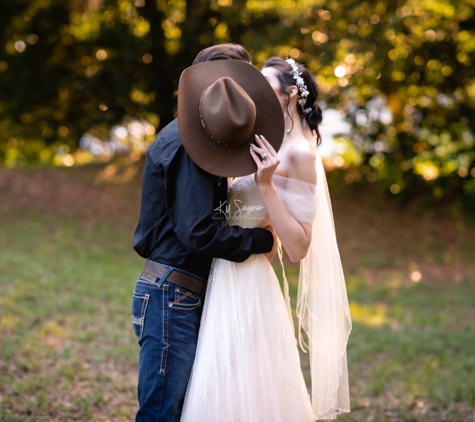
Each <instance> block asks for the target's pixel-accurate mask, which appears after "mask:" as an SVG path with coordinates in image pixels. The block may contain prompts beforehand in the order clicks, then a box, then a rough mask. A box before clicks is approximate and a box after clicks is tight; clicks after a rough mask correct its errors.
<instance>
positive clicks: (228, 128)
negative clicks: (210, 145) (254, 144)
mask: <svg viewBox="0 0 475 422" xmlns="http://www.w3.org/2000/svg"><path fill="white" fill-rule="evenodd" d="M200 107H201V113H202V117H203V121H204V124H205V128H204V129H205V132H207V134H208V135H209V137H210V138H211V139H212V140H214V141H215V142H217V143H218V144H222V145H225V146H239V145H242V144H243V143H244V142H245V141H246V140H248V139H249V137H250V135H251V134H252V131H253V128H254V123H255V120H256V106H255V104H254V101H253V100H252V98H251V97H250V96H249V95H248V94H247V92H246V91H245V90H244V89H243V88H242V87H241V86H240V85H239V84H238V83H237V82H235V81H234V80H233V79H232V78H230V77H222V78H220V79H218V80H217V81H216V82H214V83H213V84H212V85H211V86H210V87H209V88H208V89H207V90H206V91H205V92H204V94H203V98H202V101H201V105H200Z"/></svg>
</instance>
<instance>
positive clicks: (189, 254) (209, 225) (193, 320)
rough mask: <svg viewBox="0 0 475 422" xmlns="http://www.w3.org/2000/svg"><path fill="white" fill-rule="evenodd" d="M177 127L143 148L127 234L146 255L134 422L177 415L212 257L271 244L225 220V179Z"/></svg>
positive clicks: (225, 48)
mask: <svg viewBox="0 0 475 422" xmlns="http://www.w3.org/2000/svg"><path fill="white" fill-rule="evenodd" d="M214 60H220V61H222V60H240V61H244V62H248V63H250V62H251V58H250V56H249V53H248V52H247V51H246V50H245V49H244V48H243V47H242V46H240V45H236V44H221V45H216V46H213V47H210V48H207V49H205V50H203V51H201V52H200V53H199V54H198V56H197V57H196V59H195V61H194V62H193V65H196V64H199V63H203V62H208V61H214ZM249 66H251V65H249ZM251 67H252V66H251ZM193 68H194V66H192V67H191V68H189V69H193ZM254 70H256V69H254ZM179 105H180V99H179ZM196 108H197V107H196ZM195 113H196V114H198V110H197V109H196V111H195ZM179 116H181V115H180V114H179ZM179 119H180V121H181V120H182V119H181V118H180V117H179ZM180 129H181V126H180ZM200 130H202V128H200ZM180 133H181V130H180V132H179V127H178V120H177V119H175V120H174V121H173V122H171V123H170V124H169V125H168V126H166V127H165V128H164V129H163V130H162V131H161V132H160V133H159V134H158V135H157V137H156V138H155V141H154V142H153V144H152V145H151V146H150V148H149V149H148V151H147V155H146V159H145V166H144V170H143V184H142V200H141V207H140V220H139V222H138V225H137V228H136V230H135V234H134V239H133V245H134V249H135V250H136V252H137V253H138V254H139V255H140V256H142V257H144V258H147V261H146V263H145V267H144V271H143V273H142V275H141V276H140V278H139V280H138V281H137V284H136V288H135V292H134V295H133V302H132V322H133V326H134V331H135V334H136V335H137V337H138V343H139V345H140V354H139V380H138V399H139V404H140V409H139V411H138V413H137V416H136V421H142V422H143V421H161V422H165V421H166V422H178V421H179V420H180V415H181V409H182V406H183V400H184V396H185V392H186V387H187V384H188V379H189V376H190V372H191V368H192V365H193V360H194V356H195V351H196V343H197V338H198V329H199V323H200V317H201V312H202V306H203V299H204V292H205V289H206V282H207V278H208V276H209V271H210V267H211V262H212V259H213V258H223V259H227V260H230V261H235V262H242V261H244V260H246V259H247V258H248V257H249V256H250V255H251V254H259V253H270V252H271V251H272V250H273V246H274V237H273V234H272V232H271V231H269V230H266V229H263V228H255V229H244V228H241V227H238V226H233V227H231V226H229V225H228V224H227V223H226V222H225V221H223V220H222V219H220V218H219V217H218V216H217V215H216V214H219V211H216V210H219V207H220V205H222V203H223V202H225V201H226V197H227V179H226V178H225V177H220V176H215V175H212V174H210V173H209V172H207V171H205V170H203V169H202V167H199V166H198V165H197V164H195V161H194V160H192V159H191V158H190V156H189V155H188V153H187V151H186V150H185V149H184V147H183V144H182V139H181V137H180ZM282 133H283V130H282ZM247 153H248V150H247ZM249 173H250V172H249ZM250 293H251V292H250Z"/></svg>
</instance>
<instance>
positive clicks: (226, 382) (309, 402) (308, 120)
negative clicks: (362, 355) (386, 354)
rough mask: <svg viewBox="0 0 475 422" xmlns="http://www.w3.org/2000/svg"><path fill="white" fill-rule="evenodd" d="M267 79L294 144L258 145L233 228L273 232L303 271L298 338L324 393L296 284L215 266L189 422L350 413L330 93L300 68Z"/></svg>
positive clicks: (250, 264) (232, 212)
mask: <svg viewBox="0 0 475 422" xmlns="http://www.w3.org/2000/svg"><path fill="white" fill-rule="evenodd" d="M262 73H263V75H264V76H265V77H266V79H267V80H268V81H269V84H270V85H271V87H272V88H273V89H274V91H275V93H276V95H277V97H278V99H279V102H280V104H281V107H282V111H283V113H284V116H285V122H286V131H285V136H284V140H283V143H282V146H281V148H280V150H279V152H278V153H276V151H275V150H274V148H273V147H272V146H271V145H270V143H269V142H267V140H266V139H265V138H264V137H262V136H256V144H257V145H254V144H252V145H251V149H250V154H251V156H252V158H253V159H254V161H255V163H256V165H257V168H258V170H257V172H256V173H255V174H254V175H249V176H244V177H241V178H236V179H234V180H233V181H232V182H231V183H230V187H229V190H228V204H230V205H229V209H228V212H227V219H228V222H229V224H231V225H240V226H242V227H265V226H266V225H268V224H269V222H270V223H271V224H272V225H273V227H274V229H275V231H276V233H277V235H278V237H279V239H280V242H281V245H282V247H283V248H284V249H285V250H286V252H287V254H288V256H289V258H290V260H291V261H293V262H298V261H300V274H299V292H298V300H297V316H298V320H299V330H298V332H299V343H300V345H301V346H302V347H303V348H304V349H305V350H306V349H307V346H308V351H309V353H310V363H311V379H312V394H311V397H310V395H309V393H308V390H307V387H306V385H305V381H304V378H303V374H302V371H301V368H300V359H299V353H298V348H297V339H296V337H295V330H294V326H293V322H292V316H291V309H290V299H289V295H288V285H287V280H286V279H285V273H284V295H282V292H281V289H280V285H279V281H278V279H277V277H276V275H275V272H274V270H273V268H272V266H271V264H270V263H269V261H268V260H267V258H266V257H265V255H263V254H258V255H251V257H250V258H249V259H247V260H246V261H244V262H241V263H236V262H231V261H227V260H224V259H215V260H214V261H213V265H212V268H211V273H210V277H209V282H208V288H207V293H206V295H207V296H206V301H205V305H204V309H203V315H202V319H201V327H200V332H199V338H198V346H197V351H196V358H195V361H194V365H193V370H192V374H191V377H190V381H189V384H188V389H187V393H186V396H185V403H184V407H183V413H182V417H181V420H182V421H184V422H213V421H216V422H224V421H230V422H266V421H269V422H278V421H281V422H304V421H314V420H315V419H334V418H336V416H337V415H338V414H340V413H343V412H349V410H350V406H349V390H348V375H347V365H346V344H347V341H348V336H349V333H350V330H351V320H350V315H349V309H348V299H347V295H346V288H345V283H344V277H343V271H342V268H341V262H340V257H339V253H338V247H337V244H336V237H335V231H334V226H333V217H332V212H331V205H330V202H329V196H328V190H327V184H326V179H325V172H324V169H323V166H322V162H321V158H320V156H319V152H318V145H319V144H320V142H321V137H320V133H319V128H318V126H319V125H320V123H321V120H322V112H321V109H320V107H319V106H318V105H317V104H316V101H317V97H318V93H319V88H318V86H317V84H316V83H315V81H314V78H313V76H312V75H311V73H310V72H309V71H308V69H306V68H305V67H303V66H302V65H298V64H296V63H295V61H294V60H292V59H287V60H283V59H280V58H277V57H274V58H271V59H270V60H269V61H268V62H266V63H265V65H264V67H263V69H262ZM279 249H280V250H279V256H280V259H281V262H282V252H281V248H280V245H279ZM302 331H304V332H305V334H304V335H303V334H302ZM306 343H307V344H306Z"/></svg>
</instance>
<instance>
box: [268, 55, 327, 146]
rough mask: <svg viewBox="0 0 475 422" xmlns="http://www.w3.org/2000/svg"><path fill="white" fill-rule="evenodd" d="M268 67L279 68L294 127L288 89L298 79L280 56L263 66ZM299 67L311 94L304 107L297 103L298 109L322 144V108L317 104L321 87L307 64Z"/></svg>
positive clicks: (279, 75) (279, 76)
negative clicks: (320, 129)
mask: <svg viewBox="0 0 475 422" xmlns="http://www.w3.org/2000/svg"><path fill="white" fill-rule="evenodd" d="M266 67H273V68H274V69H276V70H278V72H277V79H278V80H279V83H280V90H281V91H282V92H283V93H284V94H286V95H287V104H286V107H287V112H289V116H290V118H291V120H292V127H293V124H294V121H293V119H292V115H291V113H290V94H289V92H288V89H287V88H288V87H291V86H293V85H295V86H296V85H297V81H296V80H295V79H294V77H293V76H292V73H291V72H292V66H291V65H290V64H289V63H287V62H286V61H285V60H284V59H282V58H280V57H271V58H270V59H269V60H267V61H266V62H265V63H264V65H263V66H262V68H263V69H264V68H266ZM298 69H299V72H302V74H301V75H300V76H301V77H302V78H303V80H304V82H305V85H307V91H308V92H309V94H308V96H307V98H306V101H305V104H304V105H303V107H301V106H300V104H299V105H297V109H298V112H299V114H300V117H301V118H302V119H305V121H306V122H307V124H308V127H309V128H310V129H311V130H312V131H315V133H316V135H317V145H320V144H321V143H322V137H321V135H320V131H319V129H318V127H319V126H320V124H321V123H322V109H321V108H320V106H319V105H318V104H317V98H318V94H319V93H320V88H319V86H318V85H317V83H316V82H315V78H314V77H313V75H312V74H311V73H310V71H309V70H308V69H307V68H306V67H305V66H303V65H302V64H298ZM298 96H299V99H300V98H302V97H301V96H300V91H299V93H298ZM308 109H310V110H308ZM303 110H307V111H306V112H304V111H303Z"/></svg>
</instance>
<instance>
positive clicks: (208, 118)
mask: <svg viewBox="0 0 475 422" xmlns="http://www.w3.org/2000/svg"><path fill="white" fill-rule="evenodd" d="M178 128H179V131H180V137H181V141H182V143H183V146H184V148H185V150H186V152H187V153H188V154H189V156H190V157H191V159H192V160H193V161H194V162H195V163H196V164H197V165H198V166H199V167H201V168H202V169H203V170H205V171H207V172H208V173H211V174H215V175H217V176H224V177H236V176H245V175H247V174H251V173H254V172H255V171H256V170H257V167H256V163H255V162H254V160H253V159H252V157H251V154H250V153H249V145H250V144H251V142H252V143H255V139H254V135H255V134H257V135H263V136H265V138H266V139H267V140H268V141H269V142H270V144H271V145H272V146H273V147H274V149H275V150H276V151H278V150H279V148H280V146H281V144H282V139H283V137H284V128H285V127H284V116H283V113H282V108H281V106H280V103H279V100H278V99H277V96H276V95H275V93H274V90H273V89H272V88H271V86H270V84H269V82H267V79H266V78H265V77H264V76H263V75H262V74H261V72H260V71H259V70H258V69H257V68H255V67H254V66H253V65H251V64H250V63H247V62H244V61H242V60H215V61H209V62H204V63H199V64H196V65H193V66H191V67H189V68H187V69H185V70H184V71H183V73H182V74H181V77H180V82H179V85H178Z"/></svg>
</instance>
